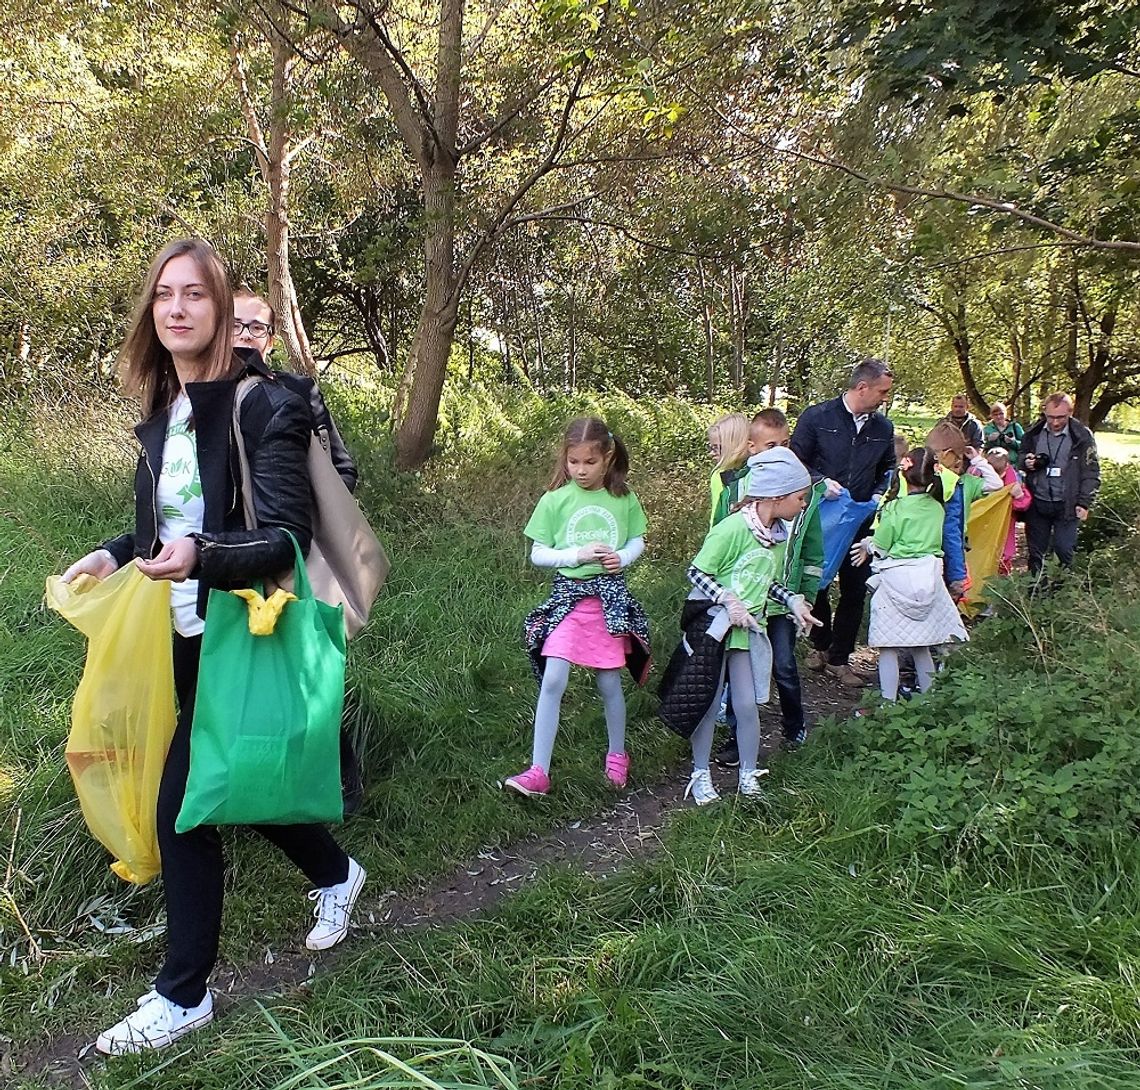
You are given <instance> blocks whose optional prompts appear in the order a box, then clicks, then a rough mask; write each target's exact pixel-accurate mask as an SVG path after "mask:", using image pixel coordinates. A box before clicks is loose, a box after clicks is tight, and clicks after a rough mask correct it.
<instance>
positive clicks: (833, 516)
mask: <svg viewBox="0 0 1140 1090" xmlns="http://www.w3.org/2000/svg"><path fill="white" fill-rule="evenodd" d="M878 509H879V505H878V503H877V502H876V501H875V500H862V501H861V502H856V501H855V500H853V499H852V498H851V493H850V492H848V491H847V489H846V488H844V489H841V490H840V493H839V495H838V496H836V498H835V499H833V500H823V501H822V502H821V503H820V505H819V524H820V528H821V529H822V530H823V578H822V579H821V580H820V583H819V587H820V590H823V589H824V588H825V587H828V586H830V585H831V581H832V579H834V578H835V573H836V572H838V571H839V566H840V565H841V564H842V563H843V558H844V557H845V556H846V555H847V554H848V553H849V552H850V551H851V546H852V544H853V543H854V541H855V535H856V534H857V533H858V532H859V527H860V526H862V525H863V523H865V522H866V521H867V519H869V518H870V517H871V516H872V515H874V513H875V512H876V511H877V510H878Z"/></svg>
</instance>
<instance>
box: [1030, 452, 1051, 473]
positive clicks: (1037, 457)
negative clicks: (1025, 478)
mask: <svg viewBox="0 0 1140 1090" xmlns="http://www.w3.org/2000/svg"><path fill="white" fill-rule="evenodd" d="M1048 468H1049V455H1048V454H1038V453H1037V452H1036V451H1034V452H1033V469H1034V472H1036V471H1037V470H1039V469H1048Z"/></svg>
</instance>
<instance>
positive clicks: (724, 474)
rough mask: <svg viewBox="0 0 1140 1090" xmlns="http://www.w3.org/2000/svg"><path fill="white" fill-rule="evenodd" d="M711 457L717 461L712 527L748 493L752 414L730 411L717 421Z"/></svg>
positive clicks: (711, 431)
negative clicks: (749, 423)
mask: <svg viewBox="0 0 1140 1090" xmlns="http://www.w3.org/2000/svg"><path fill="white" fill-rule="evenodd" d="M708 441H709V456H710V457H711V458H712V459H713V461H714V462H715V463H716V465H715V467H714V468H713V471H712V475H711V476H710V477H709V529H710V530H711V529H712V528H713V527H714V526H715V525H716V524H717V523H718V522H720V521H721V519H723V518H724V517H725V515H727V514H728V513H729V511H730V510H732V506H733V504H735V503H737V502H738V501H739V500H740V498H741V497H742V496H743V495H744V482H745V480H746V479H747V477H748V467H747V465H745V462H747V460H748V417H746V416H745V415H744V414H743V413H729V414H728V415H727V416H722V417H720V418H719V419H717V420H715V421H713V424H712V426H711V427H710V428H709V432H708Z"/></svg>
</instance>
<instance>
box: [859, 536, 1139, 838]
mask: <svg viewBox="0 0 1140 1090" xmlns="http://www.w3.org/2000/svg"><path fill="white" fill-rule="evenodd" d="M1136 559H1137V558H1136V550H1135V548H1134V547H1128V548H1123V549H1120V550H1118V551H1117V553H1116V555H1115V557H1114V558H1113V559H1112V561H1111V563H1109V562H1108V561H1107V560H1106V561H1105V562H1104V563H1103V564H1100V565H1094V568H1093V571H1094V573H1095V571H1097V570H1102V571H1107V570H1108V569H1109V568H1110V567H1111V568H1112V569H1113V570H1115V571H1116V572H1117V573H1118V581H1117V582H1116V583H1115V585H1111V586H1109V587H1107V588H1106V587H1102V588H1101V590H1100V591H1099V593H1095V592H1094V591H1093V584H1092V582H1091V580H1090V581H1085V580H1081V579H1080V578H1079V577H1077V576H1074V577H1073V580H1072V582H1071V583H1070V584H1069V585H1067V586H1065V587H1064V588H1062V589H1060V590H1057V591H1055V592H1054V593H1053V594H1052V596H1049V597H1044V596H1040V595H1039V596H1037V597H1033V596H1032V595H1033V586H1032V584H1031V583H1030V582H1029V581H1028V580H1027V579H1014V580H1004V581H1000V582H998V583H996V584H995V585H994V587H993V596H994V597H995V599H996V610H997V615H996V616H995V617H993V618H990V619H988V620H987V621H986V622H985V623H984V624H982V625H980V626H979V627H978V628H976V629H975V637H974V640H973V642H972V643H971V645H970V646H969V647H967V648H964V649H962V650H960V651H958V652H956V653H955V654H954V655H953V656H952V657H951V660H950V663H949V665H948V668H947V670H946V672H945V674H944V675H943V676H942V677H941V678H940V679H939V683H938V684H937V685H936V686H935V688H934V690H933V691H932V692H931V693H929V694H927V695H926V696H923V697H920V698H917V699H915V700H913V701H911V702H909V703H900V704H897V705H890V706H887V707H884V708H882V709H880V710H879V711H877V712H876V713H874V714H873V715H870V716H868V717H866V718H864V719H861V720H858V721H856V722H855V723H853V724H852V725H851V726H850V727H849V729H847V730H846V732H845V734H844V737H843V739H842V741H841V743H840V746H841V752H842V753H843V754H844V755H845V756H846V757H847V765H846V769H845V772H844V774H845V775H847V776H850V777H853V778H855V779H857V780H860V781H865V780H869V781H870V782H872V783H874V784H876V785H878V786H879V787H880V788H881V789H882V790H883V791H884V792H886V796H887V800H888V801H887V802H886V805H887V806H888V808H889V809H890V810H891V811H892V816H891V818H890V819H889V820H890V821H891V822H892V824H893V827H894V830H895V832H896V833H897V834H898V835H899V836H900V837H902V838H903V839H904V840H905V841H907V842H912V843H920V842H933V843H935V844H943V843H947V842H958V843H959V844H960V845H962V846H967V847H968V846H971V845H973V844H978V845H980V846H981V847H982V849H983V850H986V851H992V850H996V849H998V848H1008V847H1009V846H1010V845H1011V844H1012V843H1014V842H1018V843H1023V842H1030V841H1048V842H1053V843H1066V844H1077V843H1081V842H1085V841H1088V840H1090V839H1094V840H1102V839H1104V838H1106V837H1111V836H1113V835H1114V834H1116V833H1123V834H1125V835H1131V833H1132V830H1133V829H1134V825H1135V821H1136V818H1137V815H1140V711H1138V710H1137V709H1138V708H1140V636H1138V633H1140V606H1137V605H1136V590H1137V587H1136V579H1135V576H1134V575H1133V574H1132V573H1133V571H1134V570H1135V564H1136Z"/></svg>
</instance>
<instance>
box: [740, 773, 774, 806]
mask: <svg viewBox="0 0 1140 1090" xmlns="http://www.w3.org/2000/svg"><path fill="white" fill-rule="evenodd" d="M767 775H768V769H766V768H742V769H741V770H740V793H741V794H742V795H745V796H747V797H748V798H750V799H758V798H762V797H763V795H764V792H763V791H761V790H760V777H761V776H767Z"/></svg>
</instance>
